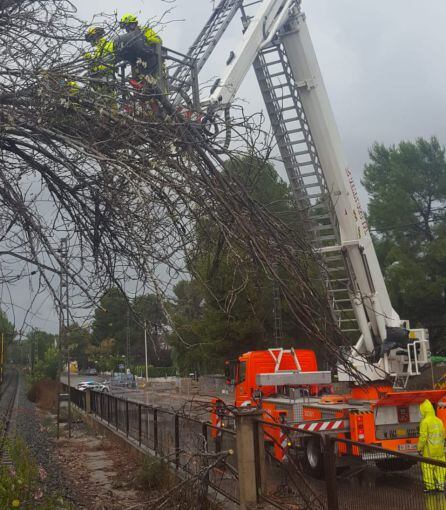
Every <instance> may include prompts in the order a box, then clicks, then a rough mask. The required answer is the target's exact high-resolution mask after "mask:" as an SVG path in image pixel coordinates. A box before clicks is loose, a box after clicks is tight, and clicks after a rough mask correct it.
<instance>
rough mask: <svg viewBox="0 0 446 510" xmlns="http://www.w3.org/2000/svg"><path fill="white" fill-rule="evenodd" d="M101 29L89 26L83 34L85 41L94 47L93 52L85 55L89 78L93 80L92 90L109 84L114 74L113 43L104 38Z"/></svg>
mask: <svg viewBox="0 0 446 510" xmlns="http://www.w3.org/2000/svg"><path fill="white" fill-rule="evenodd" d="M104 35H105V30H104V29H103V28H102V27H97V26H91V27H89V28H88V30H87V32H86V34H85V40H86V41H87V42H89V43H91V44H92V46H93V47H94V51H93V52H91V53H90V52H89V53H85V55H84V58H85V60H86V61H87V62H88V63H89V76H90V78H93V80H94V82H93V88H96V87H101V86H103V85H107V84H109V83H110V82H111V81H113V79H114V74H115V59H116V57H115V47H114V43H113V41H108V40H107V39H106V38H105V37H104Z"/></svg>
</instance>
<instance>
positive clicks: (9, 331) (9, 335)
mask: <svg viewBox="0 0 446 510" xmlns="http://www.w3.org/2000/svg"><path fill="white" fill-rule="evenodd" d="M0 335H3V341H4V353H5V357H7V356H8V354H7V353H8V352H9V354H10V357H11V358H12V359H13V360H15V358H20V354H19V350H18V349H17V348H16V347H15V343H14V336H15V330H14V325H13V324H12V323H11V322H10V321H9V319H8V317H7V316H6V313H5V312H3V310H1V309H0Z"/></svg>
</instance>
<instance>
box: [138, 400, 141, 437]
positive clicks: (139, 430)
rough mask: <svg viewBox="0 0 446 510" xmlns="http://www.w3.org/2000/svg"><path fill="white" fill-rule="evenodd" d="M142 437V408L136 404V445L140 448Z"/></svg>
mask: <svg viewBox="0 0 446 510" xmlns="http://www.w3.org/2000/svg"><path fill="white" fill-rule="evenodd" d="M141 436H142V407H141V404H138V444H139V446H141V441H142V439H141Z"/></svg>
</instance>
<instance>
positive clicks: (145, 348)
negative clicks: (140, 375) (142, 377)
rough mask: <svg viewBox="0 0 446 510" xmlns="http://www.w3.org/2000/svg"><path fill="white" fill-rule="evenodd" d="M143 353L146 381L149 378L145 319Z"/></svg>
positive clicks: (145, 324) (145, 322) (145, 323)
mask: <svg viewBox="0 0 446 510" xmlns="http://www.w3.org/2000/svg"><path fill="white" fill-rule="evenodd" d="M144 353H145V356H146V382H147V381H148V380H149V360H148V356H147V321H146V320H144Z"/></svg>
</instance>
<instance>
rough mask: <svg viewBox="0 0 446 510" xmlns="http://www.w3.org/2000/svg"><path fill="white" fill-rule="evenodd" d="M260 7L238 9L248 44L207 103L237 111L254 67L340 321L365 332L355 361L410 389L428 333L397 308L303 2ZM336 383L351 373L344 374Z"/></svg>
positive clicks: (273, 1) (274, 1) (425, 356)
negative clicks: (251, 12) (249, 12)
mask: <svg viewBox="0 0 446 510" xmlns="http://www.w3.org/2000/svg"><path fill="white" fill-rule="evenodd" d="M223 3H224V2H223V1H222V4H223ZM254 4H256V6H257V11H256V12H255V14H254V15H253V16H251V17H247V16H246V13H245V10H244V7H243V2H242V3H241V5H240V9H241V11H242V15H243V17H242V19H243V22H244V33H243V36H242V40H241V42H240V44H239V47H238V49H237V50H236V51H235V52H231V58H230V59H229V60H228V63H227V67H226V70H225V72H224V74H223V76H222V77H221V79H219V80H218V81H217V83H216V86H214V90H213V91H212V93H211V95H210V97H209V98H208V99H207V100H206V101H205V102H204V104H205V105H206V106H208V107H209V109H210V110H218V109H219V108H224V107H226V106H227V105H228V104H230V102H231V101H232V99H233V98H234V96H235V94H236V93H237V91H238V89H239V87H240V85H241V84H242V82H243V80H244V78H245V76H246V74H247V73H248V71H249V69H250V68H251V66H253V65H254V69H255V72H256V76H257V79H258V81H259V85H260V89H261V91H262V95H263V97H264V100H265V104H266V108H267V111H268V113H269V117H270V120H271V124H272V127H273V129H274V130H275V134H276V138H277V141H278V146H279V149H280V151H281V155H282V159H283V161H284V165H285V168H286V170H287V173H288V177H289V180H290V184H291V187H292V189H293V192H294V194H295V197H296V201H297V203H298V205H299V206H300V208H301V209H302V210H304V209H305V210H306V211H307V216H308V221H309V224H310V225H311V228H310V230H311V231H312V239H311V240H312V243H313V246H314V248H315V250H316V251H317V252H318V253H319V254H320V255H321V257H322V260H323V261H324V263H325V267H326V274H325V275H324V276H325V280H326V285H327V292H328V293H329V297H330V301H331V303H332V305H333V313H334V316H335V318H336V320H337V321H338V324H339V326H340V327H341V329H343V328H342V326H343V325H345V324H346V323H347V324H351V323H353V322H354V321H356V323H357V325H358V328H359V329H358V336H360V338H359V340H358V341H357V344H356V346H355V348H354V349H352V353H351V357H350V362H351V363H353V364H354V365H355V366H356V368H357V369H358V370H360V371H361V372H362V373H363V374H364V375H365V376H367V377H369V378H370V379H371V380H382V379H384V378H385V377H387V376H389V375H391V376H393V377H394V378H395V379H401V378H406V382H407V379H408V377H410V376H411V375H418V374H419V368H420V366H422V365H424V364H426V363H428V361H429V342H428V337H427V332H426V331H425V330H412V331H411V332H410V334H408V332H407V331H406V327H405V326H407V329H408V328H409V327H408V324H407V323H404V324H403V323H402V321H401V320H400V318H399V316H398V314H397V313H396V312H395V310H394V309H393V307H392V304H391V302H390V298H389V294H388V291H387V288H386V285H385V281H384V277H383V275H382V272H381V268H380V266H379V262H378V259H377V256H376V252H375V249H374V247H373V242H372V239H371V236H370V232H369V230H368V227H367V223H366V221H365V217H364V214H363V211H362V209H361V206H360V202H359V199H358V195H357V192H356V189H355V187H354V182H353V178H352V174H351V172H350V171H349V169H348V165H347V162H346V158H345V156H344V151H343V147H342V143H341V138H340V135H339V131H338V128H337V125H336V121H335V118H334V115H333V111H332V108H331V105H330V101H329V98H328V94H327V91H326V88H325V85H324V81H323V78H322V74H321V71H320V68H319V64H318V61H317V57H316V53H315V51H314V47H313V44H312V41H311V37H310V34H309V31H308V27H307V23H306V18H305V15H304V14H303V13H302V12H301V10H300V1H299V0H263V1H259V2H255V3H254ZM250 5H253V3H251V4H250ZM339 274H342V275H343V276H344V277H343V278H341V277H339ZM342 293H344V295H345V296H346V299H341V298H342V295H343V294H342ZM346 302H348V307H346V306H345V305H343V304H342V303H346ZM344 330H346V331H348V332H352V331H354V330H352V329H348V328H347V329H346V328H344ZM409 337H410V339H409ZM339 377H340V379H341V380H348V379H349V377H350V376H348V374H347V373H346V372H345V371H343V370H342V367H341V370H340V371H339Z"/></svg>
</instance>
